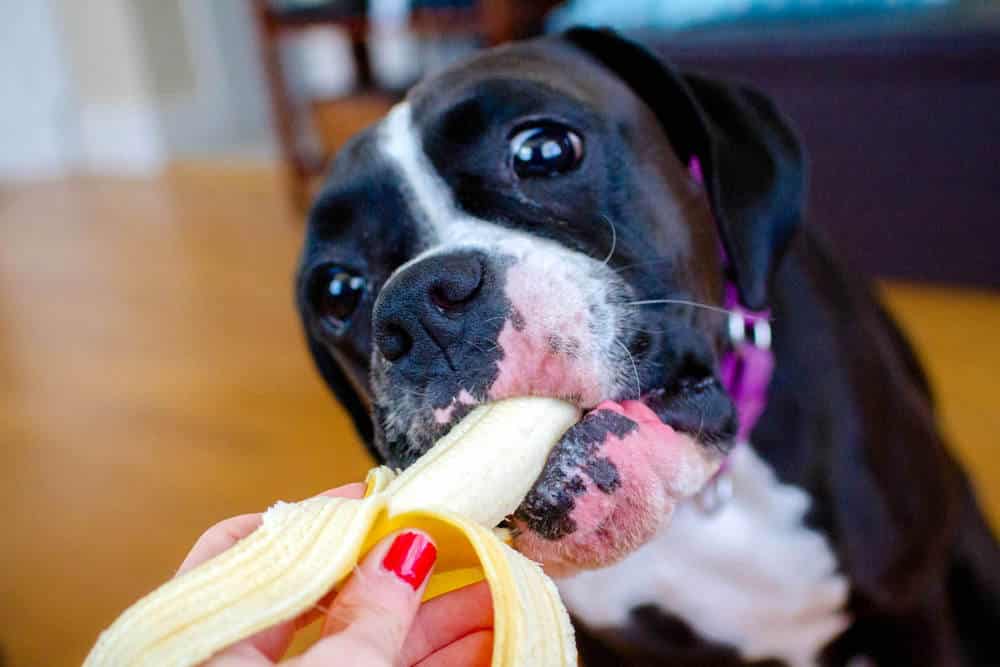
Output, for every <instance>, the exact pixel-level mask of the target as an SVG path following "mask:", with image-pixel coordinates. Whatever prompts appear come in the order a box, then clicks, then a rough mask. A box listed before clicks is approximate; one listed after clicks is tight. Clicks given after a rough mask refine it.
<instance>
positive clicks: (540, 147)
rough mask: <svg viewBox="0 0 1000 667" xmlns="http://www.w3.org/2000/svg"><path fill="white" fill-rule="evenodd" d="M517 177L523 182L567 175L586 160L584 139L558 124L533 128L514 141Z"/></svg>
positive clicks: (519, 134)
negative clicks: (524, 180)
mask: <svg viewBox="0 0 1000 667" xmlns="http://www.w3.org/2000/svg"><path fill="white" fill-rule="evenodd" d="M510 152H511V160H512V161H513V165H514V173H516V174H517V175H518V176H520V177H521V178H533V177H538V176H554V175H556V174H565V173H566V172H567V171H570V170H571V169H573V168H574V167H576V166H577V165H578V164H580V160H582V159H583V139H581V138H580V135H579V134H577V133H576V132H574V131H573V130H571V129H569V128H568V127H564V126H562V125H558V124H556V123H544V124H540V125H532V126H531V127H528V128H525V129H522V130H520V131H519V132H517V133H516V134H514V136H513V137H512V138H511V140H510Z"/></svg>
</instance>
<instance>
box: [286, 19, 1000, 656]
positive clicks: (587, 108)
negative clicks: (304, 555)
mask: <svg viewBox="0 0 1000 667" xmlns="http://www.w3.org/2000/svg"><path fill="white" fill-rule="evenodd" d="M845 113H847V111H845ZM859 168H863V167H862V165H860V164H859ZM804 181H805V168H804V164H803V156H802V151H801V149H800V147H799V144H798V141H797V140H796V137H795V135H794V133H793V132H792V130H791V129H790V128H789V126H788V124H787V122H786V121H785V120H784V119H783V118H782V116H781V115H780V114H779V113H778V111H776V109H775V108H774V106H773V105H772V103H771V102H770V101H769V100H768V99H767V98H766V97H765V96H763V95H762V94H760V93H759V92H756V91H754V90H752V89H750V88H748V87H745V86H742V85H737V84H733V83H729V82H724V81H719V80H715V79H711V78H707V77H703V76H699V75H697V74H694V73H690V72H685V71H679V70H677V69H675V68H673V67H671V66H670V65H669V64H667V63H665V62H662V61H661V60H659V59H658V58H656V57H655V56H653V55H652V54H651V53H649V52H648V51H646V50H645V49H644V48H642V47H641V46H639V45H637V44H635V43H633V42H631V41H628V40H626V39H624V38H622V37H620V36H618V35H616V34H614V33H611V32H606V31H595V30H585V29H579V30H573V31H570V32H568V33H566V34H564V35H560V36H554V37H546V38H542V39H538V40H534V41H528V42H523V43H519V44H514V45H510V46H504V47H500V48H496V49H492V50H489V51H485V52H483V53H480V54H478V55H476V56H475V57H473V58H471V59H469V60H467V61H465V62H462V63H460V64H458V65H456V66H453V67H451V68H450V69H447V70H445V71H443V72H440V73H439V74H437V75H435V76H433V77H431V78H429V79H427V80H425V81H423V82H422V83H420V84H419V85H417V86H416V87H415V88H413V89H412V90H411V91H410V93H409V94H408V96H407V97H406V99H405V100H404V101H402V102H400V103H399V104H398V105H396V106H395V107H394V108H393V109H392V110H391V111H390V112H389V113H388V115H387V116H386V117H385V119H384V120H382V121H381V122H379V123H378V124H376V125H375V126H373V127H371V128H370V129H368V130H367V131H365V132H363V133H362V134H360V135H359V136H357V137H355V138H354V139H353V140H351V141H350V142H349V143H348V144H347V145H346V146H345V147H344V148H343V149H342V150H341V151H340V153H339V155H338V156H337V158H336V160H335V161H334V163H333V165H332V167H331V169H330V172H329V175H328V177H327V179H326V181H325V184H324V186H323V188H322V191H321V193H320V194H319V196H318V198H317V199H316V201H315V205H314V206H313V208H312V211H311V213H310V216H309V226H308V232H307V236H306V239H305V248H304V251H303V253H302V258H301V266H300V268H299V272H298V278H297V287H296V289H297V292H296V293H297V299H298V304H299V308H300V310H301V314H302V319H303V322H304V325H305V330H306V332H307V338H308V344H309V347H310V349H311V351H312V354H313V356H314V358H315V361H316V363H317V365H318V367H319V370H320V372H321V373H322V375H323V377H324V378H325V379H326V381H327V382H328V383H329V385H330V387H331V388H332V389H333V392H334V393H335V394H336V396H337V398H338V399H339V400H340V401H341V402H342V404H343V405H344V407H345V408H346V409H347V411H348V412H349V413H350V415H351V416H352V417H353V419H354V422H355V424H356V426H357V429H358V431H359V433H360V435H361V437H362V439H363V440H364V441H365V442H366V443H367V444H368V446H369V448H370V450H371V452H372V454H373V455H374V456H375V457H376V458H377V459H378V460H379V461H381V462H384V463H387V464H388V465H390V466H392V467H395V468H405V467H406V466H407V465H408V464H410V463H412V462H413V461H414V460H415V459H416V458H417V457H419V456H420V455H421V454H422V453H423V452H425V451H426V450H427V449H428V448H429V447H430V446H431V444H432V443H433V442H434V441H435V440H436V439H437V438H439V437H440V436H441V435H443V434H444V433H446V432H447V431H448V429H449V428H451V426H452V425H454V424H455V423H456V422H457V421H458V420H459V419H460V418H461V417H462V416H464V415H465V414H466V413H468V412H469V411H470V410H471V409H472V408H473V407H474V406H476V405H478V404H480V403H482V402H484V401H492V400H498V399H502V398H505V397H511V396H523V395H543V396H553V397H558V398H561V399H564V400H567V401H571V402H573V403H575V404H577V405H578V406H579V407H580V408H582V409H583V411H584V416H583V417H582V419H581V420H580V422H579V423H578V424H577V425H576V426H575V427H573V428H572V429H570V431H569V432H567V433H566V435H565V436H564V437H563V439H562V441H561V442H560V443H559V444H558V445H557V446H556V448H555V450H554V451H553V452H552V454H551V456H550V458H549V460H548V463H547V465H546V468H545V470H544V472H543V473H542V475H541V477H540V478H539V479H538V480H537V482H536V483H535V486H534V488H533V490H532V491H531V492H530V494H529V495H528V497H527V498H526V499H525V501H524V503H523V504H522V506H521V507H520V508H519V509H518V510H517V512H516V513H515V514H514V515H513V516H511V517H510V518H509V519H508V521H507V523H508V525H509V527H510V528H511V530H512V532H513V534H514V542H515V546H517V548H518V549H519V550H521V551H522V552H523V553H525V554H526V555H528V556H530V557H531V558H534V559H535V560H537V561H539V562H541V563H542V564H543V565H544V566H545V568H546V570H547V571H548V572H550V573H551V574H553V575H555V576H557V577H558V578H559V586H560V589H561V592H562V595H563V598H564V600H565V601H566V603H567V606H568V607H569V609H570V611H571V613H572V615H573V618H574V622H575V624H576V627H577V632H578V643H579V646H580V649H581V652H582V656H583V660H584V662H585V664H587V665H589V666H595V665H671V666H677V665H715V666H718V665H749V664H753V665H813V664H830V665H843V664H848V665H872V664H874V665H886V666H888V665H958V664H967V665H972V664H976V665H998V664H1000V642H998V638H997V636H996V635H997V634H998V633H997V630H998V629H1000V555H998V548H997V544H996V542H995V541H994V538H993V536H992V535H991V533H990V531H989V529H988V528H987V526H986V523H985V521H984V520H983V517H982V515H981V513H980V510H979V509H978V507H977V505H976V502H975V500H974V497H973V495H972V492H971V490H970V486H969V483H968V481H967V479H966V478H965V476H964V475H963V473H962V472H961V471H960V469H959V467H958V466H957V464H956V462H955V460H954V459H953V458H952V457H951V456H950V455H949V454H948V452H947V450H946V447H945V445H944V442H943V439H942V437H941V434H940V431H939V428H938V426H937V424H936V420H935V415H934V407H933V402H932V397H931V392H930V390H929V388H928V383H927V380H926V378H925V376H924V374H923V373H922V371H921V369H920V366H919V364H918V362H917V359H916V357H915V355H914V354H913V352H912V351H911V349H910V347H909V346H908V345H907V343H906V341H905V339H904V337H903V335H902V334H901V333H900V331H899V330H898V329H897V328H896V326H895V325H894V324H893V322H892V320H891V319H890V317H889V316H888V314H887V313H886V311H885V310H884V309H883V307H882V306H880V305H879V303H878V301H877V299H876V298H875V296H874V294H873V291H872V289H871V287H870V286H869V285H868V284H867V283H866V282H865V281H864V280H862V279H861V278H859V277H858V276H857V275H855V274H853V273H850V272H847V271H845V270H843V269H842V268H841V267H840V265H839V264H838V262H837V261H836V259H835V258H834V257H833V256H831V253H830V252H829V250H828V249H827V247H826V245H825V244H824V243H823V242H822V241H821V239H820V238H819V237H818V234H817V233H816V232H815V231H812V230H810V229H808V228H803V227H802V225H801V223H802V218H803V210H802V209H803V201H804V192H805V183H804ZM727 299H728V300H727ZM734 324H735V326H734ZM734 350H749V351H750V352H753V353H758V356H759V357H760V359H762V361H761V360H758V361H752V358H751V357H749V356H747V357H745V358H744V361H746V360H750V361H748V362H747V363H745V364H743V365H742V366H740V367H739V368H737V369H736V371H735V375H734V374H733V369H732V368H729V369H728V370H727V368H726V366H727V363H726V360H727V358H728V357H730V356H731V355H732V354H733V353H734ZM760 355H763V356H760ZM741 373H742V374H744V375H745V374H750V375H752V376H754V377H749V379H748V378H747V377H743V378H742V379H741V377H740V374H741ZM741 382H743V383H744V385H745V384H746V383H747V382H756V383H757V385H759V386H757V387H756V388H754V387H752V386H751V387H750V389H749V395H748V393H747V391H746V386H743V389H741V390H740V392H736V391H735V390H734V387H737V388H739V387H740V386H741V385H740V383H741ZM737 393H739V395H737ZM755 393H756V394H759V395H754V394H755ZM754 401H756V404H757V407H756V408H754ZM765 406H766V407H765ZM761 411H763V414H762V415H760V412H761ZM758 416H759V419H758ZM676 432H679V433H681V434H684V437H683V438H677V437H672V434H673V433H676ZM668 436H671V437H668ZM679 442H680V443H681V444H678V443H679ZM664 443H669V444H664ZM472 474H474V473H472Z"/></svg>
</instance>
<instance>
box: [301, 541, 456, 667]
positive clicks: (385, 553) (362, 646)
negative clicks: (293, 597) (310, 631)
mask: <svg viewBox="0 0 1000 667" xmlns="http://www.w3.org/2000/svg"><path fill="white" fill-rule="evenodd" d="M436 560H437V548H436V547H435V546H434V543H433V542H431V539H430V537H428V536H427V535H426V534H425V533H423V532H420V531H416V530H405V531H403V532H400V533H396V534H394V535H390V536H389V537H387V538H385V539H383V540H382V541H381V542H379V543H378V544H377V545H375V547H374V548H373V549H372V550H371V551H370V552H369V553H368V555H367V556H366V557H365V558H364V560H363V561H361V563H360V565H359V566H358V567H357V568H356V569H355V571H354V574H353V575H351V577H350V578H349V579H348V580H347V583H346V584H344V587H343V589H341V591H340V592H339V593H337V596H336V598H334V600H333V604H332V605H331V606H330V609H329V611H328V612H327V615H326V620H325V621H324V625H323V639H321V640H320V641H319V642H317V643H316V644H315V645H314V646H313V647H312V648H311V649H310V650H309V651H308V652H307V653H306V654H305V655H304V656H302V657H303V665H302V667H314V666H315V667H318V666H319V665H323V666H327V665H365V666H366V667H367V666H368V665H371V666H372V667H381V666H382V665H385V666H386V667H388V666H390V665H395V664H396V662H397V660H398V658H399V656H400V654H401V652H402V648H403V643H404V641H405V640H406V635H407V634H408V633H409V631H410V626H411V625H412V624H413V619H414V618H415V617H416V614H417V609H418V607H419V606H420V598H421V596H422V595H423V592H424V588H425V586H426V582H427V578H428V575H429V574H430V572H431V569H432V568H433V567H434V562H435V561H436Z"/></svg>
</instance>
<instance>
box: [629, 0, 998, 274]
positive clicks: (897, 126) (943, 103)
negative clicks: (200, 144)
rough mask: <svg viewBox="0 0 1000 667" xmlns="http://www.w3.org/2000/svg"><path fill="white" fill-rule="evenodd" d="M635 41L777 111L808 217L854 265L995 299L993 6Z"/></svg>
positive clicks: (995, 37) (995, 50)
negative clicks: (803, 171)
mask: <svg viewBox="0 0 1000 667" xmlns="http://www.w3.org/2000/svg"><path fill="white" fill-rule="evenodd" d="M636 37H637V38H639V39H640V40H642V41H644V42H646V43H647V44H649V45H651V46H652V47H653V48H654V49H655V50H657V51H658V52H660V53H662V54H664V55H665V56H667V57H668V58H669V59H670V60H671V61H673V62H674V63H677V64H680V65H684V66H687V67H692V68H695V69H699V70H702V71H705V72H710V73H716V74H719V75H724V76H730V77H737V78H742V79H744V80H746V81H748V82H751V83H753V84H754V85H756V86H757V87H759V88H761V89H763V90H765V91H766V92H768V93H769V94H770V95H772V96H773V97H774V98H775V99H776V100H777V102H778V104H779V105H780V106H781V108H783V109H784V110H785V112H786V113H787V114H788V115H789V116H790V117H791V119H792V120H793V122H794V123H795V125H796V126H797V127H798V129H799V131H800V132H801V135H802V138H803V139H804V143H805V145H806V148H807V150H808V152H809V155H810V158H811V167H812V171H811V175H812V177H811V182H810V207H809V217H808V219H809V221H810V223H811V224H815V225H818V226H820V227H822V228H824V229H825V230H827V231H828V236H829V237H830V238H831V239H832V240H833V242H834V243H835V245H836V246H837V247H838V249H839V250H840V251H841V253H842V255H843V256H845V257H846V258H847V259H848V260H849V261H850V262H851V263H852V264H853V265H854V266H856V267H858V268H860V269H862V270H863V271H865V272H866V273H869V274H870V275H877V276H884V277H891V278H899V279H913V280H933V281H938V282H949V283H963V284H972V285H979V286H985V287H993V288H996V287H1000V6H998V5H997V4H994V3H982V2H979V3H958V4H956V5H952V6H947V7H939V8H934V9H927V10H921V11H916V10H914V11H907V12H902V13H893V14H890V15H888V16H884V15H879V16H874V15H858V16H853V17H849V18H843V19H835V20H834V19H829V18H827V19H824V20H822V21H797V22H794V23H787V22H785V23H765V24H761V23H757V24H746V25H729V26H725V27H721V26H719V27H713V28H705V29H702V30H696V31H688V32H684V33H677V34H669V35H668V34H665V33H650V32H646V33H639V34H637V35H636Z"/></svg>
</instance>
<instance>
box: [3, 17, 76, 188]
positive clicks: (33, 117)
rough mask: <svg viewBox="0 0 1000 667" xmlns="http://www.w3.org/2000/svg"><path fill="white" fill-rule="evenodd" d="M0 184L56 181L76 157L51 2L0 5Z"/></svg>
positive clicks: (66, 83)
mask: <svg viewBox="0 0 1000 667" xmlns="http://www.w3.org/2000/svg"><path fill="white" fill-rule="evenodd" d="M0 10H2V12H3V21H0V179H3V180H27V179H33V178H46V177H52V176H58V175H60V174H62V173H64V172H65V171H66V169H67V168H68V166H69V164H70V162H71V158H72V155H73V153H74V152H75V146H74V144H75V122H74V120H73V100H72V96H71V92H70V87H69V77H68V73H67V71H66V69H65V67H64V65H63V60H62V54H61V53H60V45H59V41H58V39H57V37H56V35H57V32H56V29H55V14H54V12H53V8H52V4H51V2H50V0H32V1H31V2H20V1H19V0H0Z"/></svg>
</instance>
